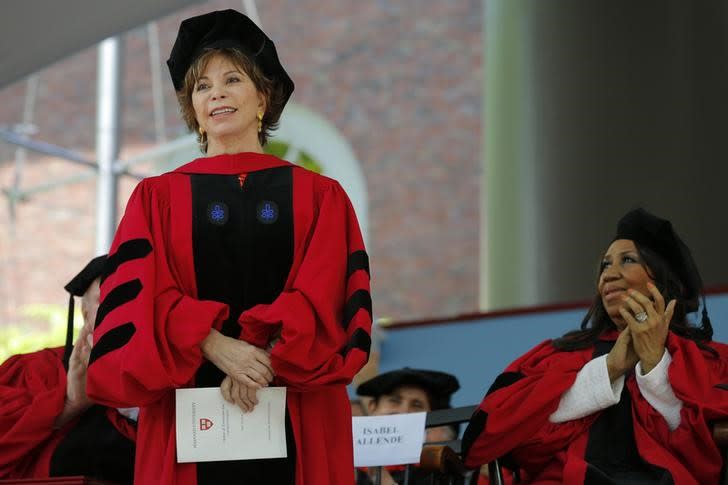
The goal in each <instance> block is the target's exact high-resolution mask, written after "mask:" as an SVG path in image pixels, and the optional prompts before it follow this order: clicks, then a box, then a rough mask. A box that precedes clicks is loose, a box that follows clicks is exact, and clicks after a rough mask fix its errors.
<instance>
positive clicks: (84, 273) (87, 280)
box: [63, 254, 106, 369]
mask: <svg viewBox="0 0 728 485" xmlns="http://www.w3.org/2000/svg"><path fill="white" fill-rule="evenodd" d="M105 263H106V255H105V254H104V255H102V256H97V257H95V258H94V259H92V260H91V261H89V263H88V264H87V265H86V266H85V267H84V268H83V269H82V270H81V272H80V273H78V274H77V275H76V276H74V277H73V279H72V280H71V281H69V282H68V284H66V286H64V288H65V290H66V291H67V292H69V293H70V294H71V297H70V299H69V300H68V326H67V327H66V351H65V353H64V355H63V365H64V366H65V367H66V369H68V360H69V359H70V358H71V349H72V348H73V313H74V304H73V297H74V296H83V294H84V293H86V290H88V288H89V286H91V283H93V282H94V280H95V279H96V278H98V277H100V276H101V274H102V273H103V271H104V264H105Z"/></svg>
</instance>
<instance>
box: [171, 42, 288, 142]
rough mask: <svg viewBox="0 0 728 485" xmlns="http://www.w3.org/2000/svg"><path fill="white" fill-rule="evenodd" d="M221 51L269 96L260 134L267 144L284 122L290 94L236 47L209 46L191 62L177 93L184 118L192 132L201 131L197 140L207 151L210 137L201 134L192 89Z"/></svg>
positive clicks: (261, 140)
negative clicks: (215, 47) (284, 110)
mask: <svg viewBox="0 0 728 485" xmlns="http://www.w3.org/2000/svg"><path fill="white" fill-rule="evenodd" d="M218 54H220V55H223V56H225V57H226V58H227V59H228V60H229V61H230V62H232V63H233V64H234V65H235V66H236V67H238V68H239V69H242V71H243V72H244V73H245V74H246V75H247V76H248V77H249V78H250V80H251V81H253V84H254V85H255V88H256V89H257V90H258V92H260V93H262V94H263V96H264V97H265V99H266V110H265V113H264V114H263V122H262V123H263V127H262V130H261V131H260V133H258V141H260V144H261V146H263V145H265V144H266V142H267V141H268V137H269V136H270V133H271V132H272V131H273V130H275V129H276V128H278V122H279V121H280V118H281V113H283V107H284V106H285V104H286V101H287V96H286V93H285V90H284V89H283V86H282V85H281V84H277V83H275V82H273V81H272V80H271V79H268V78H267V77H265V75H264V74H263V71H262V70H261V69H260V67H258V65H257V64H256V63H255V62H254V61H253V60H252V59H251V58H250V57H248V56H247V55H246V54H245V53H243V52H242V51H241V50H239V49H236V48H232V47H229V48H224V49H205V50H204V52H203V53H202V55H200V56H199V57H198V58H197V59H195V61H194V62H193V63H192V64H191V65H190V68H189V69H187V74H185V79H184V85H183V86H182V89H180V90H179V91H178V92H177V101H178V102H179V106H180V112H181V114H182V119H183V120H184V122H185V123H186V124H187V127H188V128H189V129H190V130H191V131H192V132H194V133H197V141H198V142H199V144H200V149H201V150H202V152H203V153H207V136H206V135H201V134H200V133H199V128H200V125H199V124H198V123H197V118H196V117H195V109H194V107H193V106H192V91H193V90H194V88H195V83H196V82H197V80H198V79H199V78H200V77H201V76H202V73H203V72H204V71H205V68H206V67H207V64H208V63H209V62H210V59H212V58H213V56H215V55H218Z"/></svg>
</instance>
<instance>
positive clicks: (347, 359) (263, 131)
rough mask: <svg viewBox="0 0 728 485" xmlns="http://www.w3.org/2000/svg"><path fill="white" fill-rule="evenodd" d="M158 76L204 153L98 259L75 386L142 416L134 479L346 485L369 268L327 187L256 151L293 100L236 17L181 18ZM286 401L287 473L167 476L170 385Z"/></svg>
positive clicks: (153, 188) (250, 29)
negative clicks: (90, 320)
mask: <svg viewBox="0 0 728 485" xmlns="http://www.w3.org/2000/svg"><path fill="white" fill-rule="evenodd" d="M167 64H168V66H169V69H170V73H171V75H172V81H173V83H174V87H175V90H176V91H177V96H178V99H179V102H180V106H181V110H182V114H183V117H184V119H185V121H186V123H187V124H188V126H189V127H190V128H191V129H192V130H193V131H194V132H196V133H198V134H199V141H200V146H201V149H202V151H203V152H204V156H203V157H202V158H199V159H197V160H194V161H192V162H190V163H187V164H186V165H183V166H181V167H179V168H178V169H176V170H174V171H173V172H170V173H166V174H164V175H161V176H158V177H152V178H149V179H146V180H143V181H142V182H141V183H140V184H139V185H138V186H137V188H136V190H135V191H134V193H133V194H132V196H131V198H130V200H129V202H128V204H127V207H126V212H125V214H124V217H123V219H122V220H121V223H120V225H119V228H118V230H117V233H116V236H115V238H114V241H113V243H112V247H111V250H110V252H109V263H108V265H107V273H106V275H105V279H104V281H103V283H102V286H101V300H102V301H101V307H100V309H99V315H98V317H97V320H96V329H95V332H94V348H93V352H92V355H91V363H90V365H89V378H88V388H89V394H90V395H91V397H92V398H94V399H96V400H98V401H99V402H101V403H104V404H106V405H109V406H141V407H142V409H141V412H140V417H139V440H138V447H137V456H136V474H135V480H136V482H137V483H154V484H157V483H162V484H172V483H174V484H195V483H199V484H213V483H214V484H218V483H232V482H231V480H233V479H234V480H235V481H236V483H272V484H277V483H281V484H294V483H295V484H298V485H306V484H337V485H338V484H343V483H347V482H352V481H353V472H352V470H353V450H352V431H351V411H350V406H349V401H348V396H347V392H346V385H347V384H348V383H349V382H350V381H351V379H352V377H353V376H354V375H355V374H356V372H357V371H358V370H359V369H360V368H361V367H362V366H363V365H364V364H365V363H366V361H367V359H368V354H369V345H370V327H371V297H370V294H369V263H368V257H367V254H366V252H365V249H364V245H363V242H362V238H361V234H360V231H359V227H358V223H357V220H356V216H355V214H354V211H353V209H352V207H351V204H350V202H349V200H348V198H347V196H346V194H345V193H344V191H343V190H342V188H341V187H340V185H339V184H338V183H337V182H336V181H334V180H332V179H329V178H327V177H324V176H321V175H318V174H315V173H313V172H310V171H308V170H305V169H303V168H301V167H298V166H295V165H292V164H290V163H288V162H286V161H283V160H281V159H278V158H276V157H274V156H270V155H265V154H264V153H263V148H262V147H263V145H264V144H265V143H266V140H267V138H268V135H269V132H270V130H271V129H273V128H274V127H275V126H276V124H277V122H278V120H279V117H280V115H281V112H282V110H283V107H284V105H285V104H286V102H287V101H288V98H289V96H290V95H291V93H292V91H293V82H292V81H291V79H290V78H289V77H288V75H287V74H286V71H285V70H284V69H283V67H282V66H281V63H280V62H279V59H278V55H277V53H276V49H275V46H274V44H273V42H272V41H271V40H270V39H269V38H268V37H267V36H266V35H265V34H264V33H263V32H262V31H261V30H260V29H259V28H258V27H257V26H256V25H255V24H254V23H253V22H252V21H251V20H250V19H248V18H247V17H246V16H244V15H242V14H240V13H238V12H236V11H233V10H226V11H219V12H212V13H209V14H205V15H201V16H198V17H193V18H190V19H187V20H185V21H184V22H182V24H181V26H180V31H179V35H178V37H177V40H176V42H175V45H174V47H173V49H172V53H171V55H170V58H169V60H168V61H167ZM267 385H276V386H285V387H286V388H287V416H286V430H287V438H288V439H287V444H288V456H287V458H284V459H268V460H252V461H217V462H205V463H177V459H176V454H175V400H174V397H175V389H177V388H186V387H217V386H219V387H220V388H221V391H222V394H223V396H224V397H225V398H226V399H228V400H229V401H230V402H235V403H237V404H238V405H239V406H240V407H241V408H243V409H244V410H249V409H251V408H252V407H253V406H254V405H255V404H256V390H257V389H258V388H260V387H262V386H267Z"/></svg>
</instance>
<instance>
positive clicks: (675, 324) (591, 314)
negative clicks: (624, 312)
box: [552, 242, 714, 353]
mask: <svg viewBox="0 0 728 485" xmlns="http://www.w3.org/2000/svg"><path fill="white" fill-rule="evenodd" d="M635 246H636V248H637V252H638V253H639V254H640V261H641V264H642V266H643V267H644V268H645V271H647V274H648V275H649V276H650V277H651V278H652V279H653V280H654V283H655V286H656V287H657V289H658V290H660V293H661V294H662V296H663V297H664V298H665V302H669V301H670V300H673V299H674V300H676V305H675V311H674V313H673V315H672V321H670V330H671V331H672V332H674V333H676V334H677V335H680V336H681V337H685V338H687V339H690V340H693V341H695V342H696V343H697V344H698V346H699V347H701V348H702V349H705V350H709V351H711V353H714V351H713V350H712V349H710V347H708V346H707V345H705V344H706V343H707V342H710V340H711V339H712V338H713V326H712V325H711V323H710V319H709V318H708V317H707V313H706V312H705V310H704V311H703V319H702V321H701V322H700V324H699V325H694V324H692V323H690V322H689V321H688V318H687V308H691V309H692V308H697V307H698V303H699V302H698V301H697V299H698V297H694V298H687V297H686V296H685V293H686V292H685V288H684V285H683V283H682V282H681V281H680V278H678V276H677V274H676V273H675V272H674V271H673V270H672V268H671V267H670V265H669V264H668V262H667V261H665V259H664V258H662V257H661V256H660V255H659V254H657V253H656V252H654V251H652V250H651V249H650V248H647V247H641V246H640V245H639V244H638V243H637V242H635ZM600 275H601V270H600V271H599V273H598V274H597V279H599V276H600ZM616 328H617V327H616V325H615V324H614V322H612V320H611V318H609V315H608V314H607V310H606V309H605V308H604V304H603V303H602V297H601V295H600V294H599V293H597V294H596V295H595V296H594V300H593V301H592V304H591V307H589V310H588V311H587V313H586V315H584V318H583V319H582V321H581V327H580V329H579V330H573V331H571V332H568V333H566V334H565V335H563V336H562V337H560V338H558V339H555V340H554V341H553V342H552V343H553V346H554V347H556V348H557V349H559V350H567V351H568V350H578V349H583V348H586V347H590V346H592V345H594V343H596V341H597V340H598V339H599V337H600V336H601V335H602V334H603V333H604V332H605V331H607V330H610V329H616Z"/></svg>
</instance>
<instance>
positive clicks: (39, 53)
mask: <svg viewBox="0 0 728 485" xmlns="http://www.w3.org/2000/svg"><path fill="white" fill-rule="evenodd" d="M195 3H201V1H200V0H124V1H123V2H118V1H108V0H106V1H99V0H63V1H58V0H23V1H14V2H3V6H2V15H1V16H0V52H2V53H1V54H0V89H2V88H3V87H5V86H7V85H9V84H11V83H13V82H15V81H18V80H20V79H22V78H23V77H24V76H27V75H29V74H32V73H33V72H35V71H38V70H39V69H42V68H43V67H46V66H48V65H50V64H52V63H54V62H56V61H58V60H60V59H62V58H64V57H66V56H68V55H71V54H73V53H75V52H77V51H79V50H81V49H84V48H86V47H89V46H91V45H93V44H96V43H97V42H100V41H102V40H103V39H105V38H107V37H111V36H114V35H117V34H120V33H123V32H126V31H127V30H130V29H133V28H135V27H138V26H140V25H143V24H145V23H147V22H149V21H150V20H154V19H156V18H159V17H162V16H164V15H166V14H168V13H171V12H174V11H176V10H179V9H181V8H184V7H186V6H188V5H192V4H195Z"/></svg>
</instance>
